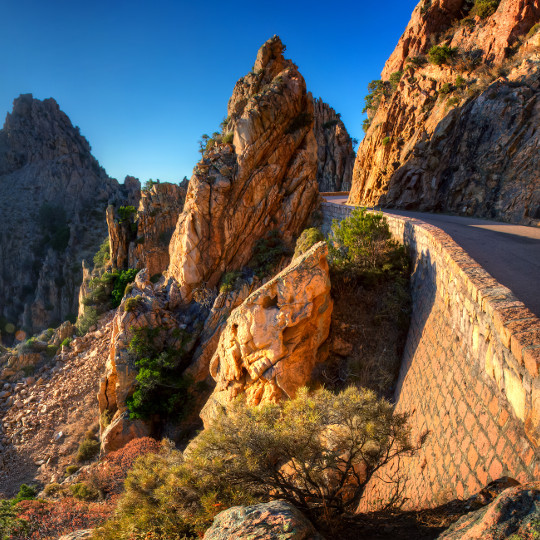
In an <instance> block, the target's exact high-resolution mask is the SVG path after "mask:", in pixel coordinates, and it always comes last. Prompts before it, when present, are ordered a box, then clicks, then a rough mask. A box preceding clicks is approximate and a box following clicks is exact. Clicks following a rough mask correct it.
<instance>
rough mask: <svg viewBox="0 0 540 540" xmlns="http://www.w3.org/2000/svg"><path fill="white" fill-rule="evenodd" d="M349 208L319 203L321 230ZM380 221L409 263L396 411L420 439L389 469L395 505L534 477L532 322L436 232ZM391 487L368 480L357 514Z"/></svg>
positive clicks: (538, 328)
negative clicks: (409, 302) (397, 477)
mask: <svg viewBox="0 0 540 540" xmlns="http://www.w3.org/2000/svg"><path fill="white" fill-rule="evenodd" d="M352 209H353V208H352V207H346V206H342V205H337V204H333V203H327V202H325V203H323V205H322V211H323V217H324V228H325V229H326V230H328V228H329V226H330V224H331V222H332V219H337V220H340V219H343V218H345V217H347V216H348V215H349V214H350V212H351V211H352ZM385 215H386V217H387V219H388V223H389V226H390V230H391V232H392V234H393V236H394V237H395V238H396V239H397V240H399V241H402V242H404V243H405V244H406V245H407V246H409V249H410V251H411V256H412V258H413V274H412V277H411V287H412V297H413V313H412V318H411V326H410V330H409V334H408V337H407V344H406V348H405V352H404V357H403V361H402V367H401V372H400V375H399V381H398V385H397V389H396V393H395V399H396V410H397V411H398V412H409V413H410V414H411V419H410V423H411V428H412V436H413V439H417V438H418V437H420V436H422V435H424V434H427V439H426V442H425V443H424V445H423V447H422V449H421V450H420V451H419V452H418V453H417V454H416V455H415V456H413V457H412V458H407V459H406V460H404V461H402V463H401V464H400V466H399V470H400V473H401V476H402V481H401V484H400V489H401V490H402V492H401V495H402V497H403V498H404V499H405V500H406V502H405V506H406V507H409V508H414V507H418V506H435V505H437V504H440V503H443V502H446V501H448V500H451V499H453V498H455V497H460V498H463V497H467V496H470V495H473V494H474V493H475V492H477V491H478V490H479V489H480V488H481V487H483V486H484V485H486V484H487V483H488V482H490V481H491V480H494V479H497V478H499V477H500V476H503V475H508V476H512V477H514V478H517V479H518V480H520V481H527V480H530V479H533V478H538V477H539V476H540V465H539V459H538V458H539V456H538V444H539V438H540V437H539V414H540V378H539V376H538V366H539V364H540V320H538V318H537V317H535V316H534V314H532V313H531V312H530V311H529V310H528V309H527V308H526V307H525V306H524V305H523V304H522V303H521V302H520V301H518V300H517V299H516V298H515V297H514V296H513V294H512V293H511V291H510V290H509V289H507V288H506V287H503V286H502V285H501V284H500V283H498V282H497V281H496V280H495V279H493V278H492V277H491V276H490V275H489V274H488V273H487V272H486V271H485V270H484V269H483V268H482V267H481V266H480V265H478V264H477V263H476V262H475V261H474V260H473V259H472V258H471V257H469V256H468V255H467V253H466V252H465V251H464V250H463V249H462V248H460V247H459V246H458V245H457V244H456V243H455V242H454V241H453V240H452V239H451V238H450V237H449V236H448V235H447V234H446V233H444V232H443V231H441V230H440V229H438V228H437V227H435V226H432V225H428V224H426V223H424V222H422V221H419V220H415V219H411V218H406V217H402V216H395V215H392V214H385ZM393 467H397V464H393ZM394 472H395V471H393V470H391V469H390V468H389V469H388V470H385V471H382V474H381V478H384V479H386V478H385V477H386V475H393V473H394ZM394 488H395V486H393V485H391V484H387V483H385V482H384V481H383V480H382V479H380V480H375V481H373V482H371V484H370V485H369V487H368V492H367V494H366V495H367V496H366V497H365V499H364V500H365V501H366V502H365V503H364V509H369V508H376V507H377V506H379V505H381V504H384V503H385V502H386V501H388V500H389V499H390V497H391V496H392V494H393V491H394Z"/></svg>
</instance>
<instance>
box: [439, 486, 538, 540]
mask: <svg viewBox="0 0 540 540" xmlns="http://www.w3.org/2000/svg"><path fill="white" fill-rule="evenodd" d="M539 487H540V486H539V485H538V484H536V485H534V486H518V487H512V488H509V489H506V490H505V491H503V492H502V493H501V494H500V495H499V496H498V497H497V498H496V499H495V500H494V501H493V502H492V503H490V504H489V505H487V506H486V507H484V508H481V509H480V510H476V511H475V512H471V513H469V514H466V515H465V516H463V517H462V518H460V519H459V520H458V521H457V522H456V523H454V525H452V526H451V527H450V528H449V529H448V530H446V531H445V532H444V533H443V534H441V535H440V536H439V537H438V538H439V540H476V539H478V538H482V540H499V539H502V538H512V539H513V538H516V539H517V538H536V537H537V535H539V534H540V489H539Z"/></svg>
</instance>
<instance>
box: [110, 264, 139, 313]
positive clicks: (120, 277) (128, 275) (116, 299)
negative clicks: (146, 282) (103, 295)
mask: <svg viewBox="0 0 540 540" xmlns="http://www.w3.org/2000/svg"><path fill="white" fill-rule="evenodd" d="M138 273H139V270H138V269H136V268H130V269H129V270H121V271H120V272H119V273H118V274H117V275H116V277H115V279H114V285H113V288H112V291H111V298H112V301H111V304H112V307H113V308H117V307H118V306H119V305H120V303H121V302H122V298H123V297H124V292H125V290H126V286H127V285H128V284H129V283H132V282H133V281H135V277H136V276H137V274H138Z"/></svg>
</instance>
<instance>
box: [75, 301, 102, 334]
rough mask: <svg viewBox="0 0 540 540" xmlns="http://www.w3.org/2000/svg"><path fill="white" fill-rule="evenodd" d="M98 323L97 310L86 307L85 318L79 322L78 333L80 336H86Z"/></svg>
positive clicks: (81, 318)
mask: <svg viewBox="0 0 540 540" xmlns="http://www.w3.org/2000/svg"><path fill="white" fill-rule="evenodd" d="M97 322H98V314H97V311H96V309H95V308H94V307H91V306H85V307H84V313H83V316H82V317H80V318H79V319H78V320H77V333H78V334H79V336H84V335H85V334H86V333H87V332H88V330H90V328H92V326H94V325H95V324H97Z"/></svg>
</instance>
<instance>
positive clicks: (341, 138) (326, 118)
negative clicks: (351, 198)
mask: <svg viewBox="0 0 540 540" xmlns="http://www.w3.org/2000/svg"><path fill="white" fill-rule="evenodd" d="M313 109H314V120H315V121H314V125H313V133H314V134H315V138H316V139H317V182H318V184H319V191H349V190H350V189H351V180H352V171H353V167H354V159H355V153H354V150H353V145H352V139H351V137H350V135H349V133H348V132H347V129H346V128H345V124H344V123H343V121H342V120H341V117H340V115H339V114H337V113H336V111H334V109H332V107H330V106H329V105H327V104H326V103H325V102H324V101H323V100H322V99H320V98H319V99H314V100H313Z"/></svg>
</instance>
